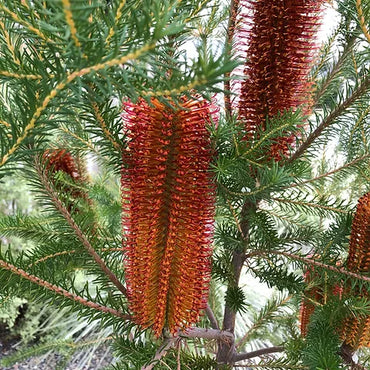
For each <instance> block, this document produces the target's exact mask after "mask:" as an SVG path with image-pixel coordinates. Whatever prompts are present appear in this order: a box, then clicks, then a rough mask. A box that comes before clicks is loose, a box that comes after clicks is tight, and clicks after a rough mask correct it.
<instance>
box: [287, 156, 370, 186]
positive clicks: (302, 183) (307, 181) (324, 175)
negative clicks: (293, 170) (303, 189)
mask: <svg viewBox="0 0 370 370" xmlns="http://www.w3.org/2000/svg"><path fill="white" fill-rule="evenodd" d="M367 158H370V154H366V155H364V156H362V157H359V158H356V159H354V160H353V161H352V162H349V163H347V164H345V165H343V166H341V167H338V168H336V169H335V170H332V171H329V172H326V173H324V174H322V175H320V176H317V177H314V178H313V179H309V180H306V181H302V182H299V183H294V184H291V185H288V186H285V187H283V188H281V189H282V190H286V189H290V188H295V187H297V186H301V185H304V184H308V183H310V182H314V181H317V180H320V179H322V178H325V177H329V176H331V175H334V174H335V173H337V172H339V171H342V170H344V169H345V168H348V167H351V166H353V165H355V164H356V163H358V162H361V161H363V160H365V159H367Z"/></svg>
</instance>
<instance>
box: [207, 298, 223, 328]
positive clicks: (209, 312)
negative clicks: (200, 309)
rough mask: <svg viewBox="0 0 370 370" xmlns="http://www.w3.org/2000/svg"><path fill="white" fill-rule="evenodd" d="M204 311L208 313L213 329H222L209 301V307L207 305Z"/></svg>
mask: <svg viewBox="0 0 370 370" xmlns="http://www.w3.org/2000/svg"><path fill="white" fill-rule="evenodd" d="M204 311H205V313H206V315H207V317H208V320H209V322H210V323H211V328H212V329H217V330H219V329H220V326H219V325H218V322H217V319H216V316H215V314H214V313H213V311H212V308H211V306H210V305H209V304H208V303H207V307H206V309H205V310H204Z"/></svg>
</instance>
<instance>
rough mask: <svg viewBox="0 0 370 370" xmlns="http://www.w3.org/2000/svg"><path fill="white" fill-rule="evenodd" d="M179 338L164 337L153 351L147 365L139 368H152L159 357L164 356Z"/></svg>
mask: <svg viewBox="0 0 370 370" xmlns="http://www.w3.org/2000/svg"><path fill="white" fill-rule="evenodd" d="M179 340H180V338H178V337H172V338H166V339H165V340H164V342H163V344H162V346H160V347H159V348H158V350H157V352H156V353H155V355H154V357H153V359H152V360H151V361H150V363H149V364H148V365H145V366H143V367H142V368H141V370H152V369H153V368H154V366H156V365H157V364H158V362H159V361H161V359H162V358H163V357H164V356H166V354H167V352H168V351H169V350H170V349H171V347H173V346H174V345H175V344H176V343H178V341H179Z"/></svg>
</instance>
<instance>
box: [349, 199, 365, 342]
mask: <svg viewBox="0 0 370 370" xmlns="http://www.w3.org/2000/svg"><path fill="white" fill-rule="evenodd" d="M347 268H348V270H349V271H352V272H359V273H368V272H369V271H370V192H369V193H367V194H365V195H364V196H362V197H361V198H360V199H359V201H358V203H357V209H356V213H355V216H354V218H353V222H352V230H351V236H350V240H349V251H348V258H347ZM358 295H359V296H365V297H369V292H367V291H363V292H361V293H359V294H358ZM342 339H343V340H344V342H345V343H347V344H349V345H350V346H351V347H352V348H353V349H357V348H358V347H370V315H367V316H365V317H361V318H355V317H349V318H347V319H346V320H345V323H344V325H343V331H342Z"/></svg>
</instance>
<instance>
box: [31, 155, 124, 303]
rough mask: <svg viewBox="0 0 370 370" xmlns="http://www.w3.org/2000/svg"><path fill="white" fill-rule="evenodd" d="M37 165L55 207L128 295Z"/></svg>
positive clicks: (104, 270)
mask: <svg viewBox="0 0 370 370" xmlns="http://www.w3.org/2000/svg"><path fill="white" fill-rule="evenodd" d="M35 167H36V171H37V174H38V176H39V178H40V181H41V182H42V184H43V186H44V188H45V190H46V191H47V193H48V194H49V196H50V198H51V200H52V202H53V203H54V205H55V207H56V208H57V209H58V211H59V212H60V213H61V214H62V215H63V217H64V218H65V220H66V221H67V223H68V224H69V226H70V227H71V228H72V229H73V230H74V232H75V234H76V236H77V238H78V239H79V240H80V242H81V243H82V245H83V246H84V247H85V249H86V250H87V252H88V253H89V254H90V255H91V257H92V258H93V259H94V261H95V262H96V263H97V265H98V266H99V267H100V269H101V270H102V271H103V272H104V274H105V275H106V276H107V277H108V279H109V280H110V281H111V282H112V283H113V284H114V285H115V286H116V287H117V288H118V290H119V291H120V292H121V293H123V294H124V295H125V296H126V295H127V291H126V288H125V287H124V286H123V284H122V283H121V282H120V281H119V280H118V278H117V276H116V275H115V274H114V273H113V272H112V271H111V270H110V269H109V268H108V266H107V265H106V264H105V262H104V261H103V259H102V258H101V257H100V256H99V254H98V253H97V252H96V251H95V249H94V248H93V246H92V245H91V243H90V242H89V240H88V239H87V237H86V236H85V234H84V233H83V232H82V230H81V229H80V228H79V227H78V225H77V224H76V222H75V221H74V219H73V218H72V215H71V214H70V213H69V211H68V209H67V208H66V207H65V206H64V204H63V203H62V202H61V200H60V199H59V197H58V194H57V193H56V191H55V190H54V189H53V188H52V186H51V185H50V182H49V180H48V178H47V177H46V174H45V173H44V172H43V171H42V170H41V168H40V165H39V163H36V162H35Z"/></svg>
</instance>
